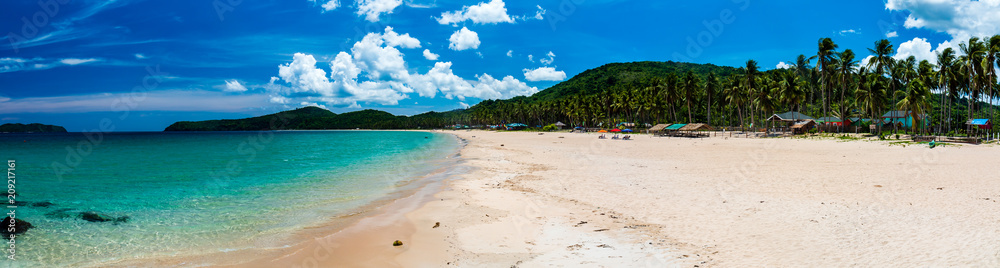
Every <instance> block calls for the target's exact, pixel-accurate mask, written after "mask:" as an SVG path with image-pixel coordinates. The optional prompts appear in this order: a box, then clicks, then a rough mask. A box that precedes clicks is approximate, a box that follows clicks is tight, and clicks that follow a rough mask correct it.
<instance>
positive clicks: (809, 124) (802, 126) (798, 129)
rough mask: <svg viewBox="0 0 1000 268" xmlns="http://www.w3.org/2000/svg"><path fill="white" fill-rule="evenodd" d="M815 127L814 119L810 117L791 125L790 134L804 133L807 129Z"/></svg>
mask: <svg viewBox="0 0 1000 268" xmlns="http://www.w3.org/2000/svg"><path fill="white" fill-rule="evenodd" d="M815 127H816V121H815V120H811V119H810V120H804V121H799V122H797V123H795V124H793V125H792V135H798V134H806V132H809V130H811V129H813V128H815Z"/></svg>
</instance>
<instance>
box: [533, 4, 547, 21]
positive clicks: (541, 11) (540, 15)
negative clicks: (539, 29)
mask: <svg viewBox="0 0 1000 268" xmlns="http://www.w3.org/2000/svg"><path fill="white" fill-rule="evenodd" d="M536 7H538V11H537V12H535V19H536V20H543V19H545V17H544V15H545V9H544V8H542V6H539V5H536Z"/></svg>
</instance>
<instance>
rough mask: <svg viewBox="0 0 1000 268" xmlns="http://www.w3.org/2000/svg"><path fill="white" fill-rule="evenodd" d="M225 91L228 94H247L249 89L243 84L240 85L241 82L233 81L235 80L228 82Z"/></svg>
mask: <svg viewBox="0 0 1000 268" xmlns="http://www.w3.org/2000/svg"><path fill="white" fill-rule="evenodd" d="M224 90H225V91H228V92H245V91H247V87H245V86H243V84H242V83H240V81H237V80H235V79H233V80H226V85H225V88H224Z"/></svg>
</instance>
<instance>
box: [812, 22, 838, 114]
mask: <svg viewBox="0 0 1000 268" xmlns="http://www.w3.org/2000/svg"><path fill="white" fill-rule="evenodd" d="M818 46H819V51H818V52H817V53H816V69H818V70H819V76H820V82H821V84H820V86H821V88H822V94H823V116H828V115H829V113H828V112H827V111H828V109H827V108H828V107H829V105H828V104H829V102H828V101H829V99H828V98H827V92H828V91H830V90H831V88H832V87H833V74H834V73H835V72H836V70H835V69H834V68H833V64H831V63H833V61H834V60H835V58H834V55H835V54H836V49H837V44H834V43H833V39H830V38H822V39H820V40H819V45H818Z"/></svg>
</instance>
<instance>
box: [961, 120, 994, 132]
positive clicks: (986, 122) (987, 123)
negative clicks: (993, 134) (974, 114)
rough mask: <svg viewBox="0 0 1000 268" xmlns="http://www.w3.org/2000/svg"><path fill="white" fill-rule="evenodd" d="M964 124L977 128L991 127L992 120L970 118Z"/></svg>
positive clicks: (985, 128)
mask: <svg viewBox="0 0 1000 268" xmlns="http://www.w3.org/2000/svg"><path fill="white" fill-rule="evenodd" d="M965 124H966V125H969V126H970V127H972V128H977V129H984V130H988V129H993V122H990V120H989V119H971V120H969V121H968V122H965Z"/></svg>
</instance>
